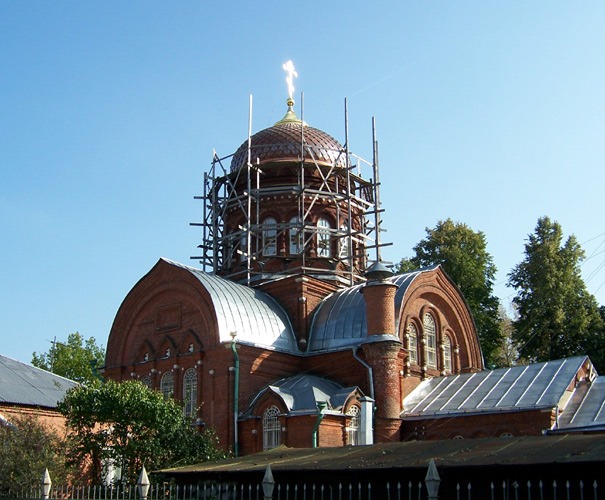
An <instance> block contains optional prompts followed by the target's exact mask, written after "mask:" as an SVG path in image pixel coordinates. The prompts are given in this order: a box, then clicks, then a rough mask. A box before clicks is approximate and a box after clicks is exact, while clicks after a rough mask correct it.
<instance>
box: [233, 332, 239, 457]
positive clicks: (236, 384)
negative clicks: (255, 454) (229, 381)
mask: <svg viewBox="0 0 605 500" xmlns="http://www.w3.org/2000/svg"><path fill="white" fill-rule="evenodd" d="M236 336H237V332H231V338H232V339H233V340H231V350H232V351H233V356H234V357H235V380H234V383H233V440H234V443H233V454H234V455H235V456H236V457H238V456H239V438H238V432H237V414H238V413H239V356H238V355H237V347H236V342H235V337H236Z"/></svg>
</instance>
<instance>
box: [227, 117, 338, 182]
mask: <svg viewBox="0 0 605 500" xmlns="http://www.w3.org/2000/svg"><path fill="white" fill-rule="evenodd" d="M302 126H304V130H303V134H304V152H305V159H308V160H311V159H313V158H314V159H315V160H316V161H317V162H318V163H323V164H329V165H333V164H334V163H335V162H337V165H338V166H339V167H343V168H344V167H345V166H346V162H345V154H344V150H343V148H342V146H341V145H340V143H339V142H338V141H337V140H336V139H334V138H333V137H332V136H331V135H329V134H326V133H325V132H323V131H321V130H319V129H316V128H313V127H309V126H308V125H302V124H301V122H300V121H285V120H282V121H280V122H278V123H276V124H275V125H273V126H272V127H269V128H266V129H264V130H261V131H260V132H257V133H256V134H254V135H253V136H252V141H251V155H250V158H251V162H252V163H253V164H256V159H257V158H258V160H259V162H260V163H263V162H266V161H279V160H299V159H300V157H301V130H300V129H301V127H302ZM247 160H248V141H247V140H246V141H245V142H244V143H243V144H242V145H241V146H240V147H239V148H238V150H237V151H236V152H235V154H234V155H233V158H232V159H231V172H234V171H236V170H238V169H240V168H242V167H243V166H245V165H246V161H247Z"/></svg>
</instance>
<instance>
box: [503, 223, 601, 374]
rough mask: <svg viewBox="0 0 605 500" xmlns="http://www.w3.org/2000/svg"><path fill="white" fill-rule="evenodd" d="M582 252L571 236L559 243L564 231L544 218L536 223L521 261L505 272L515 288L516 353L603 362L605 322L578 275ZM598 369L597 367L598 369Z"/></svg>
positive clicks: (533, 357)
mask: <svg viewBox="0 0 605 500" xmlns="http://www.w3.org/2000/svg"><path fill="white" fill-rule="evenodd" d="M583 260H584V251H583V250H582V248H581V247H580V245H579V244H578V242H577V240H576V238H575V236H573V235H571V236H570V237H569V238H567V240H566V241H565V244H563V230H562V229H561V225H560V224H559V223H558V222H556V221H551V220H550V219H549V218H548V217H541V218H540V219H538V223H537V225H536V229H535V231H534V234H530V235H529V240H528V242H527V243H526V245H525V258H524V260H523V261H522V262H520V263H519V264H517V265H516V266H515V267H514V268H513V270H512V271H511V272H510V273H509V275H508V277H509V286H512V287H513V288H514V289H515V290H516V296H515V298H514V299H513V304H514V305H515V306H516V308H517V312H518V315H519V316H518V318H517V320H516V321H515V324H514V327H515V330H514V334H513V335H514V339H515V342H516V343H517V345H518V350H519V354H520V355H521V356H522V357H525V358H527V359H529V360H530V361H548V360H551V359H559V358H563V357H566V356H576V355H583V354H589V355H591V356H594V357H595V361H596V360H600V359H602V358H603V349H604V338H603V319H602V318H601V314H600V313H599V307H598V304H597V301H596V299H595V298H594V296H593V295H591V294H590V293H588V292H587V291H586V286H585V284H584V281H583V280H582V277H581V273H580V264H581V262H582V261H583ZM597 368H598V366H597Z"/></svg>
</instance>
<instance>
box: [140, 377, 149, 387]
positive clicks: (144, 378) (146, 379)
mask: <svg viewBox="0 0 605 500" xmlns="http://www.w3.org/2000/svg"><path fill="white" fill-rule="evenodd" d="M141 384H143V385H144V386H145V387H149V388H150V389H151V377H150V376H149V375H145V376H144V377H142V378H141Z"/></svg>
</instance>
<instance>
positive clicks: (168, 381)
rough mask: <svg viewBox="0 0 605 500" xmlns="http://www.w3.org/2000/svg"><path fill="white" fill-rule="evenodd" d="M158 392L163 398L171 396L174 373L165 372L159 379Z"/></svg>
mask: <svg viewBox="0 0 605 500" xmlns="http://www.w3.org/2000/svg"><path fill="white" fill-rule="evenodd" d="M160 392H161V393H162V394H163V395H164V397H165V398H171V397H172V396H173V394H174V375H173V374H172V372H166V373H164V375H162V379H161V380H160Z"/></svg>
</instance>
